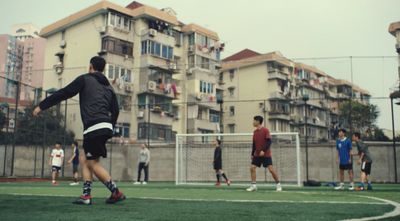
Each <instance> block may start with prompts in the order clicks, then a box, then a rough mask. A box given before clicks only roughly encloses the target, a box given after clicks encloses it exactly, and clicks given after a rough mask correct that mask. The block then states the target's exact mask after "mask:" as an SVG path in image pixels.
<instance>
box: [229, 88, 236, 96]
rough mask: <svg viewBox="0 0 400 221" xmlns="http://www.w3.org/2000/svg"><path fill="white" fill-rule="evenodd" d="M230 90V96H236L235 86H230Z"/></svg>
mask: <svg viewBox="0 0 400 221" xmlns="http://www.w3.org/2000/svg"><path fill="white" fill-rule="evenodd" d="M228 91H229V96H234V95H235V88H234V87H229V88H228Z"/></svg>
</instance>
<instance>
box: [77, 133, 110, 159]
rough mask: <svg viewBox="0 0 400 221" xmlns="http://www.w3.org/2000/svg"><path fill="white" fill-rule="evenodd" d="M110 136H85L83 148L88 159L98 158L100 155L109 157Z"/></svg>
mask: <svg viewBox="0 0 400 221" xmlns="http://www.w3.org/2000/svg"><path fill="white" fill-rule="evenodd" d="M109 138H110V137H109V136H106V135H100V136H95V137H84V138H83V150H84V151H85V156H86V159H87V160H97V159H99V158H100V157H103V158H106V157H107V148H106V143H107V140H108V139H109Z"/></svg>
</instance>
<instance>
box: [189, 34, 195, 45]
mask: <svg viewBox="0 0 400 221" xmlns="http://www.w3.org/2000/svg"><path fill="white" fill-rule="evenodd" d="M194 36H195V33H192V34H190V35H189V45H194V42H195V37H194Z"/></svg>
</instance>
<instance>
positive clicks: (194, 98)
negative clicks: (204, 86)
mask: <svg viewBox="0 0 400 221" xmlns="http://www.w3.org/2000/svg"><path fill="white" fill-rule="evenodd" d="M188 102H189V103H193V104H197V105H200V106H203V107H207V108H215V107H217V97H216V96H215V95H212V94H204V93H192V94H190V95H189V97H188Z"/></svg>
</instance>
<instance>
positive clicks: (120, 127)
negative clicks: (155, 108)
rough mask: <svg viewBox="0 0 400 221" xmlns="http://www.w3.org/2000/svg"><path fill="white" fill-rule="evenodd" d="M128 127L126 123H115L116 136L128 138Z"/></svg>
mask: <svg viewBox="0 0 400 221" xmlns="http://www.w3.org/2000/svg"><path fill="white" fill-rule="evenodd" d="M130 127H131V125H130V124H128V123H117V124H116V125H115V129H114V131H115V133H116V134H117V135H118V136H122V137H125V138H129V131H130Z"/></svg>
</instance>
